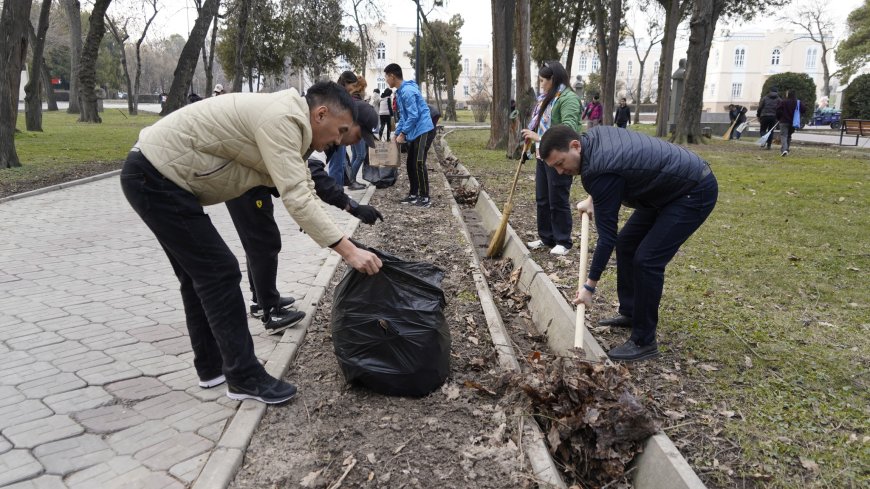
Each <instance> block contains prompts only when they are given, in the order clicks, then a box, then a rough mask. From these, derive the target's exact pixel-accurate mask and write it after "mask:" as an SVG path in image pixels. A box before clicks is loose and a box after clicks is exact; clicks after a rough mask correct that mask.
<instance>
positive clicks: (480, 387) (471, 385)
mask: <svg viewBox="0 0 870 489" xmlns="http://www.w3.org/2000/svg"><path fill="white" fill-rule="evenodd" d="M465 387H468V388H470V389H477V390H479V391H483V392H486V393H487V394H489V395H491V396H494V395H495V391H493V390H490V389H487V388H486V387H484V386H483V385H482V384H481V383H480V382H475V381H473V380H466V381H465Z"/></svg>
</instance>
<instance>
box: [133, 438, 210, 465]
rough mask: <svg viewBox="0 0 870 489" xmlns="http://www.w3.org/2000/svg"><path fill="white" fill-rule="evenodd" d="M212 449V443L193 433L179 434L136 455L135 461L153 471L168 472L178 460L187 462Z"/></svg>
mask: <svg viewBox="0 0 870 489" xmlns="http://www.w3.org/2000/svg"><path fill="white" fill-rule="evenodd" d="M212 447H214V443H212V442H211V441H210V440H207V439H205V438H203V437H201V436H198V435H195V434H193V433H179V434H177V435H174V436H173V437H172V438H170V439H168V440H166V441H162V442H160V443H157V444H156V445H153V446H150V447H148V448H146V449H144V450H140V451H139V452H137V453H136V455H135V457H134V458H135V459H136V460H139V461H140V462H142V464H144V465H145V466H146V467H148V468H150V469H154V470H168V469H169V468H170V467H172V466H173V465H175V464H176V463H178V461H179V460H187V459H189V458H191V457H195V456H197V455H199V454H201V453H204V452H207V451H208V450H211V449H212Z"/></svg>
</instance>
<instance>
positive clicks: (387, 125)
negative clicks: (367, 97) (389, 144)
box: [378, 88, 393, 141]
mask: <svg viewBox="0 0 870 489" xmlns="http://www.w3.org/2000/svg"><path fill="white" fill-rule="evenodd" d="M391 95H393V91H392V90H390V89H389V88H385V89H384V91H383V92H382V93H381V99H380V101H379V103H378V116H379V117H380V118H381V127H380V128H379V129H378V139H379V140H381V141H383V139H384V129H386V132H387V141H389V140H390V133H391V132H392V130H393V129H392V117H393V104H392V100H391V99H390V96H391Z"/></svg>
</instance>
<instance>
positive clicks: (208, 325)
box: [121, 151, 265, 383]
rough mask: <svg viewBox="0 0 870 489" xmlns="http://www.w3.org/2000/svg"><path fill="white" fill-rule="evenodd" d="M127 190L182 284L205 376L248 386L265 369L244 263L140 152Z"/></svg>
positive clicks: (194, 203) (129, 165) (129, 169)
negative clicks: (251, 321)
mask: <svg viewBox="0 0 870 489" xmlns="http://www.w3.org/2000/svg"><path fill="white" fill-rule="evenodd" d="M121 189H122V190H123V191H124V196H125V197H126V198H127V201H128V202H130V205H131V206H132V207H133V210H135V211H136V213H137V214H138V215H139V217H141V218H142V220H143V221H144V222H145V225H146V226H148V228H149V229H150V230H151V232H153V233H154V236H155V237H156V238H157V241H158V242H159V243H160V245H161V246H162V247H163V250H164V251H165V252H166V256H167V257H168V258H169V263H170V264H171V265H172V269H173V270H174V271H175V275H176V276H177V277H178V281H179V282H180V283H181V300H182V302H183V303H184V314H185V318H186V322H187V331H188V332H189V333H190V344H191V347H192V348H193V365H194V367H195V368H196V372H197V374H198V375H199V378H200V379H202V380H208V379H213V378H215V377H217V376H218V375H220V374H221V372H223V373H224V375H226V377H227V380H228V381H229V382H231V383H233V382H243V381H244V380H245V379H247V378H249V377H257V376H259V375H262V374H264V373H265V370H264V369H263V367H262V366H261V365H260V363H259V362H258V361H257V357H256V356H255V355H254V342H253V340H252V339H251V333H250V331H248V318H247V313H246V311H245V300H244V297H242V289H241V287H240V286H239V284H240V283H241V279H242V274H241V272H240V271H239V262H238V260H236V257H235V256H234V255H233V253H232V252H231V251H230V249H229V248H228V247H227V245H226V243H225V242H224V240H223V239H222V238H221V236H220V234H218V232H217V229H215V227H214V225H213V224H212V222H211V219H209V217H208V215H206V214H205V212H204V211H203V209H202V205H200V203H199V201H198V200H197V198H196V197H195V196H194V195H193V194H191V193H190V192H187V191H186V190H184V189H182V188H181V187H179V186H178V185H176V184H174V183H172V182H171V181H170V180H168V179H167V178H166V177H164V176H163V175H161V174H160V172H158V171H157V170H156V169H155V168H154V166H153V165H152V164H151V163H150V162H149V161H148V160H147V159H146V158H145V157H144V156H143V155H142V153H140V152H139V151H131V152H130V154H128V155H127V161H126V162H125V163H124V168H123V169H122V170H121Z"/></svg>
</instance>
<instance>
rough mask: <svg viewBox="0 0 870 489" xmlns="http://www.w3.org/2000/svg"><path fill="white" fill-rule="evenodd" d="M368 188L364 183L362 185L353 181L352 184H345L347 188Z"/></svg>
mask: <svg viewBox="0 0 870 489" xmlns="http://www.w3.org/2000/svg"><path fill="white" fill-rule="evenodd" d="M366 188H368V187H367V186H366V185H363V184H361V183H359V182H353V183H352V184H350V185H348V186H347V189H348V190H365V189H366Z"/></svg>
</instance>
